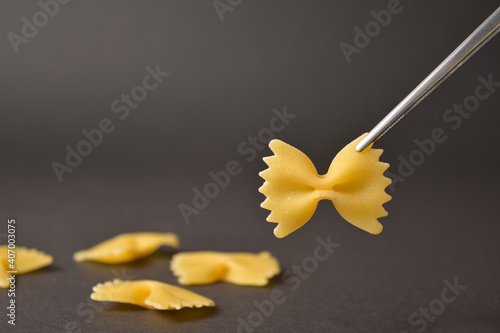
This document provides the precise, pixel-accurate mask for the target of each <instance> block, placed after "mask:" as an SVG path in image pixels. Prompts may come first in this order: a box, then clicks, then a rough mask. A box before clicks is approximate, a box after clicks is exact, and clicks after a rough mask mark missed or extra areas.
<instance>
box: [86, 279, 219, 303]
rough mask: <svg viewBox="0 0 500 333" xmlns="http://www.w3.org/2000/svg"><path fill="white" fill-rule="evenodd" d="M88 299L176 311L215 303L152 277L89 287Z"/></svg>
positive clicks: (117, 280) (115, 281)
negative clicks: (153, 279)
mask: <svg viewBox="0 0 500 333" xmlns="http://www.w3.org/2000/svg"><path fill="white" fill-rule="evenodd" d="M92 290H93V293H92V294H91V295H90V298H92V299H93V300H96V301H110V302H119V303H130V304H135V305H139V306H142V307H144V308H148V309H153V310H179V309H181V308H186V307H188V308H192V307H197V308H201V307H202V306H215V303H214V302H213V301H212V300H211V299H209V298H207V297H204V296H201V295H199V294H196V293H194V292H192V291H189V290H186V289H183V288H180V287H176V286H172V285H170V284H167V283H163V282H158V281H152V280H137V281H122V280H119V279H115V280H113V281H108V282H105V283H99V284H97V285H96V286H94V287H93V288H92Z"/></svg>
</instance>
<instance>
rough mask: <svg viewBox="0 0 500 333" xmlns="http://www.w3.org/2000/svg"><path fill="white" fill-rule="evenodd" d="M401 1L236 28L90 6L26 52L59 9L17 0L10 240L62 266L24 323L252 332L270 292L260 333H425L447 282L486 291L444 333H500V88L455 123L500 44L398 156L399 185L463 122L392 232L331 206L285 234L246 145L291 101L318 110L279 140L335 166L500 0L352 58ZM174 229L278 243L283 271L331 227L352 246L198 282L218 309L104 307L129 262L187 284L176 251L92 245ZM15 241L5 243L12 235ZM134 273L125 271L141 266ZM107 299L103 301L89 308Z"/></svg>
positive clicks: (308, 6) (67, 14)
mask: <svg viewBox="0 0 500 333" xmlns="http://www.w3.org/2000/svg"><path fill="white" fill-rule="evenodd" d="M387 2H388V1H355V2H354V1H249V0H248V1H245V0H244V1H243V2H242V3H241V4H240V5H238V6H237V7H235V8H234V10H233V11H232V12H227V13H225V19H224V21H223V22H221V21H220V20H219V18H218V16H217V13H216V11H215V10H214V7H213V5H212V2H211V1H163V2H160V1H141V2H139V1H106V2H102V1H73V2H72V3H69V4H67V5H64V6H61V8H60V11H59V13H58V14H57V15H56V16H55V17H54V18H51V19H50V21H49V23H48V24H47V25H46V26H45V27H43V28H41V29H40V31H39V32H38V34H37V35H36V36H35V37H34V38H33V39H32V40H30V41H29V42H28V44H26V45H21V46H20V52H19V53H18V54H15V53H14V51H13V49H12V47H11V45H10V43H9V41H8V39H7V34H8V33H9V32H15V33H18V34H19V33H20V29H21V26H22V21H21V18H22V17H23V16H26V17H28V18H30V20H31V17H32V15H33V14H34V13H36V12H37V11H39V10H40V7H39V5H38V4H37V3H36V2H35V1H13V0H11V1H2V2H1V4H0V32H1V33H0V35H1V38H0V50H1V52H0V57H1V58H0V66H1V70H0V73H1V81H0V82H1V83H0V84H1V86H0V102H1V112H0V124H1V125H0V126H1V128H0V129H1V130H0V154H1V165H0V175H1V178H0V194H1V199H0V207H1V210H0V213H1V214H0V218H1V220H2V222H1V224H0V228H1V229H0V233H5V232H6V230H7V225H6V220H7V218H8V217H16V218H17V240H18V245H24V246H28V247H34V248H38V249H41V250H43V251H46V252H47V253H50V254H52V255H53V256H54V258H55V261H54V264H53V265H52V266H50V267H49V268H46V269H43V270H40V271H37V272H33V273H30V274H29V275H24V276H20V277H19V279H18V285H17V289H18V291H17V298H16V300H17V315H18V316H17V325H16V327H15V328H13V327H11V326H10V325H7V324H6V316H5V314H4V312H5V311H6V310H5V306H6V304H7V293H6V292H5V291H2V292H0V293H1V294H2V297H1V299H2V302H1V308H2V309H4V310H1V312H2V314H1V315H0V318H2V319H1V321H2V322H1V324H0V325H1V326H0V327H2V328H1V330H2V332H4V331H5V332H9V331H19V332H63V331H64V328H65V326H66V325H67V323H68V322H74V323H76V324H75V325H77V326H78V327H79V328H80V329H81V331H82V332H236V329H237V326H238V322H237V318H238V317H241V318H247V316H248V315H249V314H250V313H251V312H252V311H255V306H254V304H253V301H257V302H262V301H264V300H266V299H268V298H269V294H270V292H271V290H273V289H274V288H278V289H280V290H283V292H284V293H285V296H286V302H285V303H284V304H282V305H279V306H277V307H276V309H275V311H274V313H273V314H272V316H270V317H269V318H265V321H264V323H263V324H262V325H261V326H260V327H258V328H256V329H255V332H271V331H272V332H285V331H288V332H398V333H399V332H404V331H408V332H413V331H415V328H417V327H414V326H412V325H410V324H409V322H408V318H409V316H410V315H411V314H412V313H413V312H414V311H418V309H419V307H421V306H429V302H431V301H432V300H434V299H436V298H439V297H440V294H441V291H442V290H443V288H444V284H443V281H444V280H445V279H448V280H450V281H452V280H453V279H454V277H457V278H458V281H459V282H460V283H461V284H464V285H467V286H468V288H467V290H465V291H464V292H463V294H462V295H461V296H459V297H458V298H457V299H456V301H454V302H453V303H452V304H450V305H447V306H446V309H445V310H444V312H443V314H442V315H440V316H438V317H437V319H435V321H433V322H431V323H429V326H428V328H427V330H426V331H427V332H499V331H500V284H499V282H498V281H499V280H500V265H499V263H498V261H499V260H498V259H499V251H500V242H499V241H498V239H499V233H500V226H499V223H498V222H499V218H498V216H499V214H500V208H499V205H498V199H499V195H498V188H499V180H500V176H499V175H498V170H499V167H498V162H499V159H498V148H497V145H498V143H499V140H500V134H499V131H498V127H499V120H500V91H497V92H495V93H494V94H492V95H491V97H490V98H488V99H487V100H486V101H483V102H481V104H480V107H479V109H478V110H477V111H476V112H475V113H474V114H472V116H471V117H470V118H469V119H466V120H465V121H464V122H463V124H462V126H461V127H460V128H459V129H457V130H452V129H451V128H450V126H449V124H446V123H445V122H444V121H443V119H442V117H443V113H444V112H445V110H446V109H448V108H450V107H451V106H452V105H453V104H454V103H462V101H463V100H464V98H465V97H467V96H469V95H472V94H474V90H475V87H476V86H477V84H478V81H477V77H478V76H479V75H482V76H485V77H486V76H487V75H489V74H492V75H493V78H495V80H496V81H500V72H499V63H498V59H499V55H500V37H496V38H495V39H493V40H492V41H491V42H490V43H489V44H488V45H486V46H485V47H484V48H483V49H482V50H481V51H480V52H478V53H477V54H476V55H475V56H474V57H473V58H472V59H471V60H469V62H467V63H466V64H465V65H464V66H463V67H462V68H461V69H460V70H459V71H458V72H457V73H455V74H454V75H453V76H452V77H451V78H450V79H448V80H447V81H446V82H445V84H443V85H442V86H441V87H439V88H438V90H436V91H435V92H434V93H433V94H432V95H431V96H429V97H428V98H427V99H426V100H425V101H424V102H422V103H421V105H420V106H419V107H418V108H417V109H416V110H415V111H413V113H412V114H410V115H409V116H408V117H407V119H405V120H404V121H403V122H401V123H400V124H399V125H398V126H396V127H395V128H394V129H393V130H391V131H390V132H389V133H388V134H387V135H386V136H385V137H384V138H383V139H382V140H380V141H379V142H378V143H377V144H376V146H377V147H378V148H382V149H384V150H385V153H384V154H383V155H382V160H383V161H385V162H388V163H390V164H391V168H390V169H389V171H391V172H393V173H397V172H398V171H397V169H398V165H399V160H398V156H403V157H404V158H407V157H408V156H409V154H410V153H411V152H412V151H414V150H415V144H414V143H413V141H414V140H415V139H424V138H428V137H429V136H430V133H431V132H432V130H433V129H435V128H438V127H440V128H443V130H445V132H446V134H447V136H448V140H447V141H446V142H445V143H443V144H440V145H439V146H438V147H437V149H436V152H435V153H434V154H433V155H432V156H430V157H428V158H427V159H426V160H425V163H424V164H423V165H421V166H419V167H418V168H417V169H416V170H415V172H414V173H413V174H412V175H411V176H410V177H408V178H407V180H406V181H405V182H404V183H398V184H397V185H396V191H394V192H391V191H390V194H391V195H392V196H393V200H392V201H390V202H389V203H388V204H386V205H385V207H386V209H387V210H388V211H389V216H388V217H387V218H383V219H381V222H382V224H383V225H384V231H383V232H382V233H381V234H380V235H378V236H373V235H370V234H368V233H365V232H364V231H361V230H359V229H357V228H355V227H353V226H352V225H350V224H349V223H347V222H345V221H344V220H343V219H342V218H341V217H340V216H339V215H338V214H337V213H336V211H335V210H334V208H333V207H332V205H331V204H330V203H328V202H321V203H320V205H319V207H318V210H317V212H316V214H315V215H314V217H313V218H312V219H311V220H310V221H309V222H308V223H307V225H305V226H304V227H303V228H301V229H300V230H299V231H297V232H295V233H293V234H291V235H290V236H287V237H286V238H284V239H277V238H275V237H274V236H273V234H272V229H273V227H274V224H270V223H266V221H265V218H266V216H267V214H268V211H266V210H264V209H261V208H260V207H259V204H260V202H261V201H262V200H263V198H264V197H263V196H262V195H261V194H260V193H258V191H257V189H258V187H259V186H260V185H261V183H262V179H261V178H259V176H258V172H259V171H260V170H263V169H264V168H266V166H265V164H264V163H263V162H262V161H261V157H263V156H266V155H269V154H270V151H269V150H268V149H265V150H263V151H261V152H259V155H258V157H257V158H255V159H254V160H253V161H251V162H247V161H245V156H242V155H241V154H239V153H238V151H237V146H238V145H239V144H240V143H241V142H243V141H244V140H246V138H247V137H248V136H249V135H255V134H257V133H258V132H259V131H260V130H261V129H262V128H264V127H267V126H268V122H269V119H270V118H271V116H272V112H271V110H272V109H273V108H274V107H276V108H278V109H280V110H281V109H282V108H283V106H285V105H286V107H287V109H288V111H289V112H290V113H293V114H296V115H297V117H296V119H294V120H292V121H291V123H290V125H288V126H287V127H286V129H285V130H284V131H283V132H281V133H279V135H278V137H279V138H280V139H282V140H284V141H285V142H288V143H290V144H292V145H294V146H296V147H297V148H299V149H301V150H302V151H304V152H305V153H306V154H307V155H308V156H309V157H310V158H311V159H312V161H313V162H314V163H315V165H316V166H317V168H318V170H319V171H320V172H324V171H326V169H327V168H328V166H329V164H330V162H331V160H332V158H333V157H334V156H335V154H336V153H337V152H338V151H339V150H340V149H341V148H342V147H343V146H344V145H345V144H347V143H348V142H350V141H351V140H353V139H354V138H356V137H357V136H359V135H360V134H361V133H363V132H366V131H368V130H370V129H371V128H372V127H373V126H374V125H375V124H376V123H377V122H378V121H379V120H380V119H381V118H382V117H383V116H384V115H385V114H386V113H387V112H388V111H389V110H390V109H391V108H392V107H394V106H395V105H396V104H397V103H398V102H399V101H400V100H401V99H402V98H403V97H404V96H405V95H406V94H407V93H409V92H410V91H411V89H413V88H414V87H415V86H416V85H417V84H418V83H419V82H420V81H421V80H422V79H423V78H424V77H425V76H426V75H427V74H428V73H429V72H430V71H431V70H432V69H433V68H434V67H435V66H437V65H438V64H439V63H440V62H441V61H442V60H443V59H444V58H445V57H446V56H447V55H448V54H449V53H450V52H451V51H452V50H453V49H454V48H455V47H456V46H457V45H458V44H459V43H460V42H461V41H462V40H463V39H464V38H465V37H467V36H468V34H469V33H471V32H472V31H473V30H474V28H475V27H476V26H478V25H479V24H480V23H481V22H482V21H483V20H484V19H485V18H486V17H487V16H488V15H489V14H490V13H492V12H493V11H494V10H495V9H496V8H497V6H498V1H472V0H471V1H451V0H450V1H423V0H421V1H412V2H411V1H406V0H402V1H401V4H402V6H403V11H402V12H401V13H400V14H398V15H395V16H393V18H392V21H391V23H390V24H389V26H388V27H386V28H384V29H382V31H381V32H380V34H379V35H378V36H377V37H375V38H373V39H372V41H371V43H370V44H369V45H368V46H367V47H366V48H365V49H363V50H362V51H361V53H360V54H358V55H354V56H353V60H352V63H351V64H347V62H346V60H345V58H344V56H343V55H342V52H341V50H340V48H339V44H340V43H341V42H342V41H345V42H348V43H352V42H353V37H354V31H353V28H354V27H355V26H360V27H363V26H364V25H365V24H366V23H367V22H368V21H370V20H372V17H371V15H370V11H371V10H376V11H378V10H380V9H384V8H386V6H387ZM156 64H160V68H161V69H162V70H163V71H168V72H170V76H169V77H168V78H167V79H165V81H164V82H163V83H162V84H161V85H160V86H159V87H158V88H157V89H156V90H154V91H151V92H149V94H148V96H147V98H146V100H145V101H144V102H142V103H140V105H139V106H138V107H137V108H136V109H135V110H132V112H131V114H130V116H129V117H128V118H127V119H125V120H123V121H122V120H119V119H118V117H117V115H116V114H114V113H113V112H111V109H110V104H111V102H112V101H113V100H114V99H115V98H118V97H119V96H120V94H122V93H129V92H130V90H131V88H132V87H134V86H136V85H139V84H141V82H142V78H143V77H144V75H145V74H146V72H145V67H146V66H148V65H149V66H151V67H154V66H155V65H156ZM102 118H110V119H112V120H113V122H114V124H115V125H116V129H115V131H114V132H113V133H110V134H108V135H105V137H104V140H103V143H102V144H101V145H100V146H98V147H96V148H94V151H93V152H92V154H91V155H90V156H88V157H85V158H84V160H83V162H82V164H81V165H80V166H79V167H77V168H75V170H74V171H73V173H71V174H66V175H65V176H64V181H63V182H62V183H60V182H58V180H57V178H56V176H55V174H54V172H53V171H52V168H51V163H52V162H53V161H59V162H63V161H64V158H65V154H66V153H65V146H66V145H70V146H71V147H75V146H76V144H77V143H78V142H79V141H80V140H82V139H83V135H82V134H81V131H82V130H83V129H87V130H90V129H92V128H95V127H97V124H98V122H99V121H100V120H101V119H102ZM230 160H237V161H239V162H240V165H241V166H242V169H243V171H242V172H241V174H239V175H237V176H235V177H233V178H232V179H231V182H230V184H229V186H228V187H227V188H226V189H224V190H223V191H222V192H221V194H220V195H219V196H218V197H216V198H215V199H213V200H211V202H210V204H209V206H208V207H207V208H206V209H204V210H202V211H201V213H200V214H199V215H198V216H193V217H192V220H191V223H190V224H189V225H187V224H186V223H185V222H184V221H183V219H182V216H181V214H180V213H179V210H178V205H179V204H180V203H186V204H190V201H191V199H192V196H193V192H192V189H193V188H195V187H197V188H200V187H202V186H203V185H204V184H205V183H207V182H208V181H209V180H210V178H209V176H208V173H209V172H210V171H219V170H221V169H223V168H224V167H225V165H226V163H227V162H228V161H230ZM145 230H151V231H172V232H176V233H177V234H178V235H179V237H180V240H181V250H220V251H253V252H257V251H261V250H269V251H271V252H272V253H273V254H274V255H275V256H276V257H277V258H278V259H279V260H280V263H281V265H282V268H283V270H287V269H290V268H291V267H292V266H293V265H297V264H299V265H300V264H301V263H302V261H303V260H304V258H306V257H309V256H312V255H313V250H314V248H315V247H316V245H317V242H316V238H317V237H318V236H321V237H326V236H327V235H331V238H332V240H333V241H335V242H337V243H340V244H342V245H341V246H340V248H339V249H338V250H336V252H335V253H334V254H333V255H332V256H331V257H330V258H329V259H328V260H327V261H325V262H322V263H320V264H319V267H318V269H317V270H316V271H314V272H313V273H311V274H310V276H309V278H308V279H306V280H303V281H302V284H301V286H300V288H299V289H297V290H295V291H292V290H290V285H289V284H286V283H284V282H283V281H282V278H281V276H279V277H277V278H275V279H273V280H272V283H271V285H270V286H269V287H266V288H252V287H242V286H235V285H230V284H225V283H218V284H215V285H209V286H198V287H191V288H190V289H191V290H193V291H195V292H199V293H201V294H203V295H206V296H208V297H210V298H212V299H214V301H215V302H216V303H217V307H216V308H215V309H194V310H192V309H186V310H181V311H169V312H158V311H150V310H145V309H141V308H138V307H133V306H126V305H116V304H102V303H96V302H92V301H89V300H88V297H89V295H90V292H91V287H92V286H93V285H95V284H96V283H99V282H103V281H107V280H111V279H113V278H114V277H115V276H116V275H117V274H116V273H117V272H121V273H120V274H122V276H123V274H125V277H132V278H136V279H146V278H147V279H156V280H160V281H164V282H168V283H173V284H176V280H175V278H174V277H173V276H172V274H171V272H170V271H169V268H168V265H169V261H170V256H171V254H172V253H173V250H172V249H169V248H163V249H161V250H160V251H159V253H157V254H155V255H153V256H152V257H150V258H148V259H144V260H141V261H138V262H136V263H133V264H129V265H116V266H107V265H100V264H93V263H80V264H77V263H75V262H73V260H72V257H71V256H72V254H73V253H74V252H75V251H77V250H80V249H83V248H87V247H90V246H92V245H94V244H95V243H97V242H99V241H102V240H104V239H107V238H109V237H112V236H114V235H116V234H117V233H122V232H132V231H145ZM4 241H5V240H2V242H4ZM123 269H125V271H122V270H123ZM87 302H88V303H87Z"/></svg>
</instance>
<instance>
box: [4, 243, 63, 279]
mask: <svg viewBox="0 0 500 333" xmlns="http://www.w3.org/2000/svg"><path fill="white" fill-rule="evenodd" d="M13 250H14V251H15V260H13V256H12V252H9V249H8V247H7V246H6V245H4V246H0V287H2V288H8V287H9V285H10V282H9V280H7V278H8V277H10V275H11V274H13V273H8V272H11V271H15V272H16V273H14V275H16V276H17V275H18V274H23V273H28V272H31V271H34V270H37V269H40V268H42V267H45V266H48V265H50V264H52V262H53V261H54V259H53V258H52V256H51V255H49V254H46V253H44V252H42V251H38V250H36V249H28V248H25V247H22V246H16V247H15V248H14V249H13ZM9 254H11V256H10V257H9ZM9 260H10V261H9ZM11 265H14V266H11Z"/></svg>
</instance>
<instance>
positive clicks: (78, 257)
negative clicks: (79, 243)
mask: <svg viewBox="0 0 500 333" xmlns="http://www.w3.org/2000/svg"><path fill="white" fill-rule="evenodd" d="M162 245H168V246H171V247H178V246H179V239H178V237H177V235H176V234H174V233H171V232H166V233H160V232H136V233H127V234H121V235H118V236H115V237H113V238H111V239H108V240H106V241H104V242H102V243H99V244H97V245H96V246H93V247H91V248H90V249H87V250H82V251H78V252H76V253H75V254H74V255H73V259H74V260H75V261H97V262H102V263H106V264H118V263H124V262H129V261H133V260H136V259H139V258H143V257H145V256H148V255H150V254H151V253H153V252H155V251H156V250H157V249H158V248H159V247H160V246H162Z"/></svg>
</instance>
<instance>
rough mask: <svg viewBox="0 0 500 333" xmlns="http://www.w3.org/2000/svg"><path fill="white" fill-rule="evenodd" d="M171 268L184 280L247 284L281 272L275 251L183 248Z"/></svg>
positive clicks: (259, 283) (265, 280)
mask: <svg viewBox="0 0 500 333" xmlns="http://www.w3.org/2000/svg"><path fill="white" fill-rule="evenodd" d="M170 269H171V270H172V272H173V273H174V275H175V276H177V277H178V281H179V283H180V284H184V285H187V284H209V283H214V282H217V281H226V282H230V283H234V284H239V285H246V286H264V285H266V284H268V282H269V279H270V278H272V277H273V276H275V275H276V274H278V273H279V272H280V266H279V263H278V260H276V258H274V257H273V256H272V255H271V253H269V252H267V251H264V252H260V253H258V254H254V253H243V252H241V253H238V252H236V253H224V252H211V251H199V252H181V253H177V254H175V255H174V256H173V257H172V261H171V263H170Z"/></svg>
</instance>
